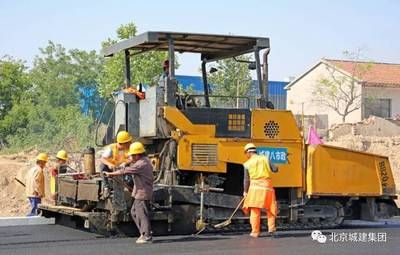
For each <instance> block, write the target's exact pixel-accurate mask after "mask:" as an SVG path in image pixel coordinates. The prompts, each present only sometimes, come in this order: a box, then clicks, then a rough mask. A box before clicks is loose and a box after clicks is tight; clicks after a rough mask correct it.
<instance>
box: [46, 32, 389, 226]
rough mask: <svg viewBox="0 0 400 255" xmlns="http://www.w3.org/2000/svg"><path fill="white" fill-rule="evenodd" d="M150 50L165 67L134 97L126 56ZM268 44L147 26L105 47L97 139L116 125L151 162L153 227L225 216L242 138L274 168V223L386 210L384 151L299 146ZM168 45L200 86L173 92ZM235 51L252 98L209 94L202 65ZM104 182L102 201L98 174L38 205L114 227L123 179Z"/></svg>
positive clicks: (240, 218) (64, 185) (123, 211)
mask: <svg viewBox="0 0 400 255" xmlns="http://www.w3.org/2000/svg"><path fill="white" fill-rule="evenodd" d="M153 50H156V51H168V60H169V70H168V72H167V75H165V76H162V77H161V78H160V79H159V82H158V84H156V85H155V86H151V87H149V88H147V89H146V91H145V92H144V94H145V96H144V97H143V96H138V94H137V93H136V92H137V90H135V89H134V90H132V86H133V84H131V65H130V63H131V58H134V57H135V56H136V55H137V54H141V53H143V52H147V51H153ZM269 51H270V41H269V38H262V37H245V36H232V35H210V34H193V33H174V32H146V33H143V34H141V35H138V36H135V37H133V38H131V39H128V40H125V41H122V42H119V43H117V44H115V45H113V46H110V47H108V48H106V49H105V50H104V56H105V57H112V56H113V55H115V54H121V52H122V53H123V55H124V59H125V89H122V90H121V91H119V92H118V93H116V94H115V96H114V99H115V108H114V117H113V123H112V125H110V126H109V130H108V132H107V133H108V135H106V136H105V137H104V139H103V142H104V144H109V143H112V142H114V137H115V135H116V134H117V132H118V131H121V130H127V131H129V132H130V133H131V134H132V135H133V136H134V137H135V139H137V140H140V141H141V142H143V143H144V144H145V146H146V150H147V153H148V156H149V157H150V159H151V161H152V163H153V167H154V179H155V181H154V188H155V192H154V198H153V201H152V206H153V214H152V221H153V231H154V232H155V233H160V234H161V233H163V234H165V233H193V232H194V231H196V229H197V230H199V229H202V228H204V227H206V228H207V229H208V230H212V227H211V226H212V225H213V223H218V222H220V221H223V220H225V219H227V218H228V217H229V215H230V213H231V212H232V210H233V208H235V207H236V205H237V203H238V202H239V201H240V200H241V197H242V193H243V167H242V164H243V163H244V162H245V160H246V158H245V155H244V153H243V147H244V145H245V144H247V143H249V142H252V143H254V144H256V146H257V150H258V153H259V154H263V155H265V156H267V157H269V159H270V160H271V161H272V162H273V163H274V164H276V165H277V166H278V168H279V171H278V173H274V174H272V177H271V178H272V181H273V184H274V187H275V189H276V194H277V200H278V203H279V216H278V219H277V220H278V224H277V225H278V229H291V228H323V227H335V226H339V225H340V224H342V222H343V220H344V219H345V218H352V219H358V218H363V219H376V218H377V217H380V216H382V217H389V216H391V215H392V214H393V211H394V209H395V206H394V203H393V199H394V198H395V197H396V195H395V185H394V181H393V176H392V172H391V169H390V164H389V161H388V159H387V157H383V156H378V155H372V154H366V153H360V152H354V151H349V150H345V149H341V148H336V147H331V146H326V145H318V146H314V147H311V146H307V145H305V144H304V140H303V137H302V134H301V132H300V129H299V128H298V126H297V124H296V121H295V118H294V116H293V115H292V113H291V112H290V111H284V110H274V109H271V108H273V106H272V105H271V103H270V102H269V96H268V53H269ZM175 52H179V53H198V54H200V61H201V67H202V78H203V85H204V89H203V92H202V93H200V94H196V95H181V94H179V93H178V91H177V87H178V86H177V81H176V78H175ZM243 54H253V56H254V61H251V62H249V63H248V64H249V67H251V68H252V69H253V70H255V73H256V83H257V88H258V93H257V94H256V95H255V97H254V98H251V97H248V96H247V95H241V96H238V97H227V96H224V95H214V94H212V93H210V86H209V83H208V82H207V71H206V70H207V64H208V63H210V62H214V61H216V60H220V59H224V58H232V57H233V58H235V59H236V57H238V56H240V55H243ZM236 60H237V59H236ZM238 61H240V60H238ZM133 73H134V71H133ZM145 82H146V81H143V83H145ZM215 86H218V84H215ZM134 87H136V85H135V86H134ZM132 91H134V92H132ZM139 92H140V93H142V92H143V91H139ZM140 95H142V94H140ZM113 186H114V194H113V196H112V197H110V198H105V199H104V198H102V196H101V190H102V183H101V178H99V177H95V176H92V177H90V176H89V179H88V180H74V179H71V178H59V188H60V192H59V198H58V202H57V205H56V206H51V205H42V206H41V208H42V210H43V211H44V212H45V213H47V214H48V215H54V214H56V215H58V217H60V215H64V216H69V217H72V218H74V219H83V222H84V223H85V226H86V227H89V228H92V229H94V230H96V231H99V232H109V231H113V230H115V229H122V228H123V226H124V225H125V224H126V223H127V222H130V221H131V218H130V215H129V209H130V205H131V203H132V199H131V198H130V194H129V187H126V184H124V180H123V179H122V178H115V180H114V182H113ZM72 208H73V209H72ZM232 222H233V223H232V224H231V225H230V226H229V227H228V228H229V229H231V230H243V229H245V228H247V227H248V221H247V217H246V216H245V215H243V214H242V213H241V212H239V213H237V214H236V216H235V217H234V218H233V221H232Z"/></svg>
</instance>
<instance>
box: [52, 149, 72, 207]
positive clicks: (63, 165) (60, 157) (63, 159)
mask: <svg viewBox="0 0 400 255" xmlns="http://www.w3.org/2000/svg"><path fill="white" fill-rule="evenodd" d="M56 160H57V161H56V165H55V166H54V167H52V168H51V170H50V194H51V199H52V200H53V201H56V200H57V194H58V184H57V177H58V175H59V174H65V173H66V172H67V169H68V166H67V160H68V153H67V152H66V151H65V150H60V151H59V152H57V155H56Z"/></svg>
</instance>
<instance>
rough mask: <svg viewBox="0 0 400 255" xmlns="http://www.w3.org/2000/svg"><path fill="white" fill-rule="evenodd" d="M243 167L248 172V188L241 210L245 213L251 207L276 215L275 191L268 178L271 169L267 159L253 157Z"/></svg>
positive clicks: (258, 156) (257, 156)
mask: <svg viewBox="0 0 400 255" xmlns="http://www.w3.org/2000/svg"><path fill="white" fill-rule="evenodd" d="M244 167H245V168H246V169H247V170H248V171H249V178H250V186H249V190H248V192H247V196H246V199H245V200H244V203H243V210H244V211H245V213H246V212H247V211H248V208H251V207H253V208H265V209H269V210H270V211H271V212H272V213H273V214H274V215H276V212H277V203H276V197H275V190H274V188H273V186H272V181H271V179H270V178H269V177H270V173H271V169H270V167H269V161H268V158H266V157H265V156H260V155H253V156H252V157H251V158H250V159H249V160H247V161H246V162H245V163H244Z"/></svg>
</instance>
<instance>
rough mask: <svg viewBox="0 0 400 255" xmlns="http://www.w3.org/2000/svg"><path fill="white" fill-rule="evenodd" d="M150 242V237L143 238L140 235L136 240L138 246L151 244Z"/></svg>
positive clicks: (151, 240) (151, 239)
mask: <svg viewBox="0 0 400 255" xmlns="http://www.w3.org/2000/svg"><path fill="white" fill-rule="evenodd" d="M152 242H153V238H152V237H151V236H144V235H141V236H140V237H139V238H138V239H137V240H136V243H138V244H144V243H152Z"/></svg>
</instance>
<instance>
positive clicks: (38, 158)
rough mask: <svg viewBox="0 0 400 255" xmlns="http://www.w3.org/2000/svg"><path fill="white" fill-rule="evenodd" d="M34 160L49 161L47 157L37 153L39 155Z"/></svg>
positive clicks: (44, 154)
mask: <svg viewBox="0 0 400 255" xmlns="http://www.w3.org/2000/svg"><path fill="white" fill-rule="evenodd" d="M36 160H40V161H44V162H47V161H49V156H47V154H46V153H39V155H37V157H36Z"/></svg>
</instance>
